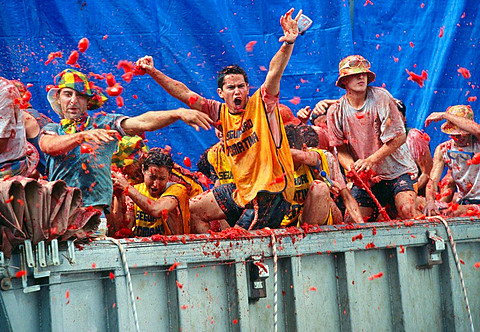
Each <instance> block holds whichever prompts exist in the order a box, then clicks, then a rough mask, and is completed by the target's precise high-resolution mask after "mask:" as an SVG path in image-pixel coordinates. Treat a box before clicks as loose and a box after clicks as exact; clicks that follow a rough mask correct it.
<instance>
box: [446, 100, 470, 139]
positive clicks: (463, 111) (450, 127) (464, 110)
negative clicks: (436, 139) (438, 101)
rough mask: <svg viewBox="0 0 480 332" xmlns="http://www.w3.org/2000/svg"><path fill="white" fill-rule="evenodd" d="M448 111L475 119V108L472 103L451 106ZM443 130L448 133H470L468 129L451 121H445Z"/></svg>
mask: <svg viewBox="0 0 480 332" xmlns="http://www.w3.org/2000/svg"><path fill="white" fill-rule="evenodd" d="M446 112H447V113H450V114H453V115H456V116H459V117H461V118H465V119H468V120H472V121H473V110H472V108H471V107H470V105H455V106H450V107H449V108H447V110H446ZM441 130H442V131H443V132H444V133H445V134H448V135H462V134H470V133H469V132H468V131H465V130H462V129H460V128H458V126H456V125H454V124H453V123H451V122H450V121H447V122H445V123H444V124H443V125H442V127H441Z"/></svg>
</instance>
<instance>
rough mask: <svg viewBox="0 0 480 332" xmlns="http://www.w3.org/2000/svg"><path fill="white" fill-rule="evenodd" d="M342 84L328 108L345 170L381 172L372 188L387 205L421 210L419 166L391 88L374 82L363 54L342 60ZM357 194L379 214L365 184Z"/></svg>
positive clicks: (402, 211) (408, 214) (364, 207)
mask: <svg viewBox="0 0 480 332" xmlns="http://www.w3.org/2000/svg"><path fill="white" fill-rule="evenodd" d="M338 69H339V77H338V80H337V82H336V85H337V86H338V87H340V88H342V89H345V90H346V94H345V95H343V96H342V97H341V98H340V99H339V101H338V102H335V103H332V105H330V107H329V109H328V112H327V124H328V131H329V136H330V145H331V146H335V147H336V148H337V151H338V159H339V161H340V164H341V165H342V166H343V167H344V168H345V170H347V171H350V170H351V169H353V170H355V171H356V172H358V173H360V174H362V173H363V172H366V173H367V174H368V173H371V172H372V171H373V172H374V173H375V174H376V178H377V179H378V180H379V182H378V183H376V184H374V185H373V186H372V187H371V189H372V191H373V193H374V195H375V196H376V197H377V198H378V199H379V201H380V203H381V204H382V205H383V206H386V205H387V204H389V205H391V206H395V207H396V210H397V213H398V217H399V218H402V219H407V218H413V217H416V216H417V215H420V211H418V210H417V209H416V208H415V204H414V202H415V199H416V194H415V191H414V188H413V181H412V177H413V178H414V177H416V175H417V167H416V165H415V162H414V160H413V158H412V156H411V155H410V153H409V151H408V148H407V146H406V145H405V144H404V143H405V126H404V124H403V122H402V119H401V117H400V112H399V111H398V109H397V105H396V103H395V100H394V99H393V97H392V96H391V94H390V93H389V92H388V91H387V90H385V89H383V88H378V87H371V86H368V84H369V83H371V82H373V81H375V74H374V73H373V72H372V71H370V62H369V61H368V60H367V59H365V58H364V57H362V56H360V55H351V56H348V57H346V58H345V59H343V60H342V61H340V64H339V66H338ZM352 195H353V196H354V197H355V199H356V200H357V202H358V203H359V205H360V211H361V213H362V215H363V216H364V218H365V217H373V218H371V219H370V220H372V219H374V218H375V215H376V213H375V214H373V215H372V213H373V212H378V211H376V206H375V204H374V202H373V199H372V198H371V197H370V196H369V195H368V194H367V192H366V191H365V190H364V189H363V188H359V187H357V186H354V187H353V189H352Z"/></svg>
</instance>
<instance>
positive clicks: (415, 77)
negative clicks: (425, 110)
mask: <svg viewBox="0 0 480 332" xmlns="http://www.w3.org/2000/svg"><path fill="white" fill-rule="evenodd" d="M405 71H406V72H407V74H408V75H409V77H408V78H407V79H408V80H409V81H413V82H415V83H417V84H418V85H419V86H420V87H423V82H424V81H425V80H426V79H427V78H428V74H427V72H426V71H425V70H422V75H417V74H415V73H414V72H413V71H409V70H408V69H406V68H405Z"/></svg>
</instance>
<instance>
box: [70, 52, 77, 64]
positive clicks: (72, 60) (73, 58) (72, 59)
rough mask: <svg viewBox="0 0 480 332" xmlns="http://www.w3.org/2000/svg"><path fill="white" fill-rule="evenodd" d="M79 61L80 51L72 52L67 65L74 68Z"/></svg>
mask: <svg viewBox="0 0 480 332" xmlns="http://www.w3.org/2000/svg"><path fill="white" fill-rule="evenodd" d="M77 60H78V51H72V53H70V56H69V57H68V60H67V65H71V66H74V65H75V64H76V63H77Z"/></svg>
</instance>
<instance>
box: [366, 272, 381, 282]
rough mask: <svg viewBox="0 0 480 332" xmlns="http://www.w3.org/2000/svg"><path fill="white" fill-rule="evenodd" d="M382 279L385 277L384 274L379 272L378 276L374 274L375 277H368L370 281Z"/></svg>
mask: <svg viewBox="0 0 480 332" xmlns="http://www.w3.org/2000/svg"><path fill="white" fill-rule="evenodd" d="M381 277H383V272H378V273H377V274H374V275H371V276H370V277H368V280H373V279H378V278H381Z"/></svg>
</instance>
